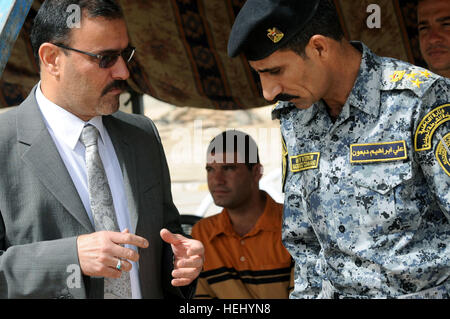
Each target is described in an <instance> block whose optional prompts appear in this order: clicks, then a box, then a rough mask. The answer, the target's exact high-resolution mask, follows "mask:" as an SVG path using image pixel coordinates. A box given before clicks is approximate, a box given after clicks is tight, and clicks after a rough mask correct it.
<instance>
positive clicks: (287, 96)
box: [271, 93, 300, 104]
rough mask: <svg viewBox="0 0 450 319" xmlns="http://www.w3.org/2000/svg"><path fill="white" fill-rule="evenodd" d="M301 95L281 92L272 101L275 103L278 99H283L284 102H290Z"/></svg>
mask: <svg viewBox="0 0 450 319" xmlns="http://www.w3.org/2000/svg"><path fill="white" fill-rule="evenodd" d="M299 98H300V97H299V96H296V95H290V94H286V93H280V94H278V95H277V96H276V97H275V99H274V100H273V101H271V103H273V104H275V103H276V102H278V101H282V102H289V101H291V100H293V99H299Z"/></svg>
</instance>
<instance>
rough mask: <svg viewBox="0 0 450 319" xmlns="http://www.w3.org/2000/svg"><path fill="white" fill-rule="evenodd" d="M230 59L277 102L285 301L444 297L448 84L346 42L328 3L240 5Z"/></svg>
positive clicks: (448, 234) (449, 287)
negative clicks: (288, 273) (290, 278)
mask: <svg viewBox="0 0 450 319" xmlns="http://www.w3.org/2000/svg"><path fill="white" fill-rule="evenodd" d="M240 53H243V54H244V55H245V57H246V58H247V59H248V60H249V63H250V66H251V67H252V68H253V69H254V70H255V71H256V72H257V73H258V74H259V76H260V79H261V84H262V88H263V94H264V97H265V99H267V100H268V101H279V102H278V103H277V105H276V107H275V108H274V110H273V116H274V117H276V118H278V119H280V125H281V133H282V138H283V176H284V185H283V189H284V192H285V203H284V204H285V205H284V216H283V230H282V237H283V243H284V245H285V246H286V248H287V249H288V251H289V252H290V254H291V255H292V256H293V258H294V260H295V262H296V269H295V288H294V291H293V292H292V293H291V296H290V297H291V298H448V297H449V291H450V280H449V275H450V223H449V221H450V150H449V149H450V80H448V79H446V78H443V77H440V76H438V75H436V74H433V73H432V72H431V71H428V70H426V69H422V68H419V67H417V66H414V65H411V64H408V63H405V62H402V61H399V60H395V59H391V58H384V57H379V56H377V55H375V54H374V53H373V52H372V51H371V50H370V49H369V48H368V47H367V46H366V45H364V44H363V43H361V42H349V41H347V40H346V39H345V38H344V36H343V33H342V31H341V27H340V24H339V19H338V16H337V14H336V9H335V7H334V5H333V3H332V1H328V0H314V1H313V0H309V1H287V0H247V1H246V3H245V4H244V6H243V7H242V9H241V11H240V12H239V14H238V15H237V17H236V20H235V22H234V25H233V28H232V30H231V35H230V38H229V42H228V54H229V55H230V56H231V57H235V56H237V55H238V54H240Z"/></svg>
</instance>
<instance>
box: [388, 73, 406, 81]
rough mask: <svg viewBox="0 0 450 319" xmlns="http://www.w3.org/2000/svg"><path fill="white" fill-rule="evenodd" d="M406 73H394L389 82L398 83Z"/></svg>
mask: <svg viewBox="0 0 450 319" xmlns="http://www.w3.org/2000/svg"><path fill="white" fill-rule="evenodd" d="M405 74H406V71H394V73H392V75H391V77H390V78H391V82H398V81H400V80H401V79H403V77H404V76H405Z"/></svg>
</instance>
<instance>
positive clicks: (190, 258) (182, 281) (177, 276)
mask: <svg viewBox="0 0 450 319" xmlns="http://www.w3.org/2000/svg"><path fill="white" fill-rule="evenodd" d="M160 235H161V238H162V240H164V241H165V242H166V243H168V244H171V246H172V251H173V254H174V256H175V260H174V270H173V271H172V276H173V278H174V279H173V280H172V285H173V286H186V285H189V284H190V283H191V282H192V281H193V280H194V279H195V278H197V277H198V275H199V274H200V272H201V270H202V267H203V260H204V258H205V249H204V247H203V244H202V243H201V242H200V241H198V240H195V239H189V238H186V237H184V236H182V235H180V234H173V233H171V232H170V231H169V230H167V229H165V228H163V229H161V232H160Z"/></svg>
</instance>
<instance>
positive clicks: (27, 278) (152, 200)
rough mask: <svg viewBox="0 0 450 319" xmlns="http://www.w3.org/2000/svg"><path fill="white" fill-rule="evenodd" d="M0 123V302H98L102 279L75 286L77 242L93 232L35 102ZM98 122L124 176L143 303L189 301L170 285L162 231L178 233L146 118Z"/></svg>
mask: <svg viewBox="0 0 450 319" xmlns="http://www.w3.org/2000/svg"><path fill="white" fill-rule="evenodd" d="M35 90H36V87H35V88H34V89H33V90H32V92H31V94H30V95H29V96H28V98H27V99H26V100H25V101H24V102H23V103H22V104H21V105H20V106H18V107H16V108H14V109H13V110H11V111H9V112H6V113H4V114H2V115H1V116H0V298H72V297H74V298H103V278H93V277H87V276H81V278H82V279H81V280H78V281H77V278H76V274H77V273H76V267H77V266H78V267H79V261H78V256H77V245H76V239H77V236H79V235H81V234H86V233H91V232H94V228H93V226H92V224H91V223H90V221H89V218H88V215H87V213H86V210H85V209H84V206H83V204H82V202H81V199H80V197H79V195H78V192H77V190H76V188H75V186H74V184H73V182H72V179H71V178H70V175H69V173H68V171H67V169H66V167H65V165H64V163H63V161H62V159H61V157H60V155H59V153H58V150H57V148H56V146H55V144H54V142H53V140H52V138H51V136H50V134H49V133H48V130H47V129H46V127H45V124H44V121H43V117H42V115H41V113H40V111H39V108H38V106H37V102H36V99H35ZM103 123H104V125H105V127H106V129H107V130H108V133H109V135H110V137H111V140H112V142H113V144H114V147H115V151H116V153H117V157H118V159H119V163H120V165H121V168H122V173H123V176H124V182H125V189H126V193H127V194H126V195H127V199H128V205H129V211H130V215H131V216H130V220H131V225H132V228H133V229H136V234H137V235H140V236H142V237H145V238H146V239H148V241H149V243H150V245H149V247H148V248H146V249H139V254H140V260H139V270H140V271H139V277H140V283H141V291H142V296H143V298H169V297H191V296H192V294H193V290H194V285H195V283H194V284H191V285H190V286H187V287H183V288H182V289H178V288H175V287H172V286H171V284H170V280H171V275H170V273H171V271H172V266H173V265H172V257H173V256H172V250H171V247H170V245H167V244H165V243H164V242H163V241H162V240H161V238H160V236H159V231H160V230H161V228H163V227H166V228H168V229H170V230H171V231H173V232H177V233H181V232H182V231H181V227H180V223H179V214H178V211H177V209H176V207H175V206H174V204H173V201H172V195H171V191H170V177H169V171H168V167H167V163H166V158H165V155H164V151H163V147H162V145H161V140H160V137H159V135H158V132H157V130H156V127H155V126H154V124H153V122H152V121H151V120H149V119H148V118H146V117H145V116H139V115H130V114H125V113H122V112H117V113H115V114H113V115H111V116H105V117H104V118H103Z"/></svg>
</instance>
